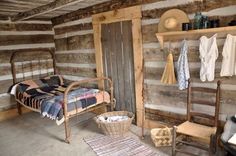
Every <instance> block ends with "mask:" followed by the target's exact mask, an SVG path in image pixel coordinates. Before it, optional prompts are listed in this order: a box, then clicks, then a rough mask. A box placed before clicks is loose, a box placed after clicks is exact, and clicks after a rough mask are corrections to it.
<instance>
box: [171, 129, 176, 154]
mask: <svg viewBox="0 0 236 156" xmlns="http://www.w3.org/2000/svg"><path fill="white" fill-rule="evenodd" d="M176 129H177V127H176V126H174V127H173V135H172V156H175V154H176V150H175V148H176Z"/></svg>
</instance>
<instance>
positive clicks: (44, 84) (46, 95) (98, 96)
mask: <svg viewBox="0 0 236 156" xmlns="http://www.w3.org/2000/svg"><path fill="white" fill-rule="evenodd" d="M66 87H67V86H66V85H65V84H64V80H63V78H62V77H61V76H59V75H53V76H49V77H46V78H43V79H38V80H26V81H23V82H20V83H18V84H17V88H16V98H17V99H18V100H19V101H21V102H22V103H24V105H26V106H28V107H30V108H32V109H33V110H36V111H38V112H41V114H42V116H43V117H49V118H50V119H52V120H55V119H57V120H60V119H62V118H63V96H64V95H63V92H64V91H65V88H66ZM67 99H68V101H67V103H68V105H67V108H68V112H71V111H76V112H80V111H83V110H84V109H86V108H87V107H89V106H92V105H95V104H99V103H102V102H107V103H109V102H110V98H109V94H108V93H107V92H104V91H99V90H98V89H88V88H78V89H75V90H73V91H71V92H70V93H69V94H68V98H67Z"/></svg>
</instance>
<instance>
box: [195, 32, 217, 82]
mask: <svg viewBox="0 0 236 156" xmlns="http://www.w3.org/2000/svg"><path fill="white" fill-rule="evenodd" d="M216 37H217V34H215V35H213V36H212V37H210V38H207V37H206V36H202V37H201V38H200V46H199V52H200V59H201V69H200V79H201V81H206V80H208V81H213V80H214V78H215V61H216V59H217V58H218V48H217V43H216Z"/></svg>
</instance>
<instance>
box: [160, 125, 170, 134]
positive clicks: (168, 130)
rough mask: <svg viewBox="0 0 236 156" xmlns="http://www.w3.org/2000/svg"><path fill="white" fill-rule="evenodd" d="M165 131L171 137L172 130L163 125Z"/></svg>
mask: <svg viewBox="0 0 236 156" xmlns="http://www.w3.org/2000/svg"><path fill="white" fill-rule="evenodd" d="M162 127H163V129H166V130H167V132H168V134H169V135H171V130H170V128H169V127H167V126H166V125H162Z"/></svg>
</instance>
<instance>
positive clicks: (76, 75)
mask: <svg viewBox="0 0 236 156" xmlns="http://www.w3.org/2000/svg"><path fill="white" fill-rule="evenodd" d="M107 3H109V2H107ZM114 4H115V5H108V4H104V6H106V7H105V8H103V9H101V6H102V5H100V6H99V5H97V6H95V7H90V8H89V10H88V11H87V12H86V11H85V10H83V9H82V10H78V11H76V12H73V13H71V14H66V15H64V16H60V17H58V18H54V19H52V22H53V24H54V31H55V44H56V56H57V57H56V58H57V68H58V70H59V72H60V73H61V74H62V75H64V76H66V77H67V78H68V79H71V80H73V79H74V80H78V79H81V78H87V77H94V76H95V75H96V71H95V67H96V64H95V50H94V44H93V30H92V23H91V22H92V20H91V15H92V14H95V13H100V12H105V11H110V10H112V9H114V8H115V9H118V8H124V7H128V6H132V5H137V4H141V5H142V16H143V17H142V35H143V52H144V54H143V55H144V67H145V69H144V78H145V80H144V86H145V87H144V103H145V107H146V118H149V119H154V120H158V121H164V122H168V123H171V124H176V123H179V122H181V121H183V120H185V114H186V91H180V90H178V87H177V85H164V84H162V83H161V82H160V79H161V75H162V72H163V70H164V66H165V61H166V55H167V54H165V53H163V52H162V51H161V50H160V45H159V43H158V41H157V39H156V37H155V33H156V32H158V22H159V19H160V16H161V14H162V13H164V12H165V11H167V10H169V9H173V8H179V9H182V10H183V11H185V12H186V13H187V14H188V16H189V18H190V19H191V20H192V19H193V17H194V13H195V12H196V11H199V6H201V8H202V12H203V13H204V14H205V15H207V16H209V17H210V19H213V18H219V19H220V21H221V26H226V25H227V23H228V22H229V21H231V20H232V19H236V1H235V0H227V1H224V0H210V1H208V0H207V1H204V3H200V2H196V1H194V0H175V1H160V0H145V1H138V0H137V1H133V2H132V1H129V2H128V3H125V2H124V3H123V1H122V2H121V1H120V2H119V3H118V1H117V3H116V1H115V0H114ZM224 40H225V38H224V37H221V38H218V40H217V42H218V47H219V53H220V55H219V58H218V59H217V62H216V74H215V75H216V78H215V81H214V82H204V83H203V82H201V81H200V79H199V71H200V59H199V51H198V46H199V41H198V40H195V39H190V40H188V44H189V54H188V58H189V66H190V72H191V78H192V79H193V82H194V85H195V86H206V87H214V86H215V83H216V81H217V80H219V79H220V80H222V82H223V85H222V88H223V91H222V104H221V108H220V119H221V120H225V117H226V116H227V115H229V114H235V112H236V105H235V104H236V98H235V97H236V77H235V76H234V77H231V78H222V77H219V72H220V68H221V60H222V55H221V53H222V47H223V44H224ZM180 43H181V40H174V41H173V42H172V43H171V45H172V47H174V49H175V51H174V61H175V62H176V61H177V59H178V56H179V51H180ZM167 44H168V43H166V45H167ZM196 96H199V97H204V96H205V95H201V94H199V95H196ZM205 97H206V96H205ZM197 109H202V110H203V111H204V110H208V111H209V113H211V112H212V110H211V109H208V108H207V109H206V108H197Z"/></svg>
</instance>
